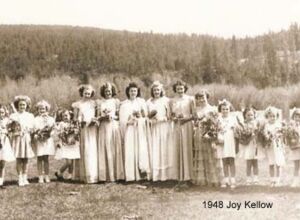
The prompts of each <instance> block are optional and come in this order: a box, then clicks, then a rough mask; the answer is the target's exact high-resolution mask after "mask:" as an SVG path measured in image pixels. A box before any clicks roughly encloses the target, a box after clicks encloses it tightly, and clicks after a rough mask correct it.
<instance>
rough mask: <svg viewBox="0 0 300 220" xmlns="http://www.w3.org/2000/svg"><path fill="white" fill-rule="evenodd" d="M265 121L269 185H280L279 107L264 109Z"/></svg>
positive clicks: (282, 159) (281, 154) (280, 137)
mask: <svg viewBox="0 0 300 220" xmlns="http://www.w3.org/2000/svg"><path fill="white" fill-rule="evenodd" d="M265 118H266V119H267V123H266V124H265V127H264V136H265V139H266V142H267V143H266V156H267V159H268V162H269V171H270V177H271V186H280V185H281V183H280V168H281V167H282V166H284V165H285V158H284V152H285V150H284V145H283V131H282V123H281V122H280V120H279V109H277V108H275V107H272V106H269V107H268V108H267V109H266V110H265Z"/></svg>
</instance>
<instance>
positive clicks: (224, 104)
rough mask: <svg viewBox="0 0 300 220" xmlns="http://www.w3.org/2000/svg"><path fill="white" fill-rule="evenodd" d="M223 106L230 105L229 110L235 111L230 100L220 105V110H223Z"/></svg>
mask: <svg viewBox="0 0 300 220" xmlns="http://www.w3.org/2000/svg"><path fill="white" fill-rule="evenodd" d="M222 106H229V111H231V112H233V111H234V108H233V106H232V104H231V103H230V102H225V103H221V104H219V105H218V112H221V109H222Z"/></svg>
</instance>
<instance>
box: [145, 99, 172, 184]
mask: <svg viewBox="0 0 300 220" xmlns="http://www.w3.org/2000/svg"><path fill="white" fill-rule="evenodd" d="M147 107H148V111H149V113H150V112H151V111H156V112H157V113H156V115H155V116H154V117H153V119H151V120H150V121H151V140H150V144H151V148H152V176H153V181H159V180H160V181H165V180H170V179H175V180H176V179H177V178H178V172H177V164H176V160H175V158H176V153H177V152H176V151H175V149H174V141H173V140H172V124H171V122H170V121H168V118H169V116H170V102H169V98H167V97H160V98H158V99H154V98H151V99H149V100H148V101H147Z"/></svg>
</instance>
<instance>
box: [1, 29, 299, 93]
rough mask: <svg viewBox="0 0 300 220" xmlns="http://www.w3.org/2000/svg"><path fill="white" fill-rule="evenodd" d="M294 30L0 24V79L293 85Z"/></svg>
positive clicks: (296, 53) (296, 36)
mask: <svg viewBox="0 0 300 220" xmlns="http://www.w3.org/2000/svg"><path fill="white" fill-rule="evenodd" d="M299 62H300V26H299V25H298V24H297V23H294V24H291V26H290V27H289V29H288V30H285V31H281V32H279V33H272V32H270V33H268V34H265V35H262V36H258V37H254V38H250V37H246V38H243V39H239V38H236V37H235V36H233V37H232V38H231V39H224V38H220V37H213V36H208V35H196V34H192V35H186V34H153V33H133V32H128V31H112V30H103V29H97V28H81V27H67V26H31V25H0V77H1V78H2V79H5V78H7V77H8V78H10V79H16V80H18V79H22V78H25V77H26V76H29V75H30V76H34V77H36V78H38V79H42V78H48V77H50V76H56V75H60V74H69V75H70V76H72V77H76V78H80V80H81V81H87V80H88V79H89V78H92V77H94V76H96V75H97V76H98V75H101V74H110V73H123V74H124V75H128V76H130V77H131V76H135V77H140V78H141V79H142V80H143V81H144V82H145V83H146V84H147V80H148V81H149V79H148V78H147V77H148V76H149V75H151V74H152V73H158V74H164V73H166V72H172V74H174V73H175V75H176V77H178V78H182V79H184V80H186V81H188V82H189V83H190V84H210V83H230V84H236V85H245V84H249V85H255V86H256V87H259V88H264V87H267V86H286V85H290V84H294V83H297V82H299V81H300V66H299Z"/></svg>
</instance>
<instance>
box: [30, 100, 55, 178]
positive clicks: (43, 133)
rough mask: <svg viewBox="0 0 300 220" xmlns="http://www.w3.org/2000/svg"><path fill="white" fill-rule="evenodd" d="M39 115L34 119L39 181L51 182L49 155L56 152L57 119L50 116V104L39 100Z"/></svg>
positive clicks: (37, 105)
mask: <svg viewBox="0 0 300 220" xmlns="http://www.w3.org/2000/svg"><path fill="white" fill-rule="evenodd" d="M36 108H37V110H38V115H37V116H36V117H35V119H34V136H33V137H34V142H33V143H34V145H35V147H36V156H37V168H38V175H39V183H44V181H45V182H46V183H49V182H50V178H49V156H50V155H54V154H55V147H54V140H53V137H52V135H53V130H54V126H55V120H54V118H53V117H51V116H49V110H50V104H49V103H48V102H47V101H45V100H42V101H39V102H38V103H37V104H36Z"/></svg>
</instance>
